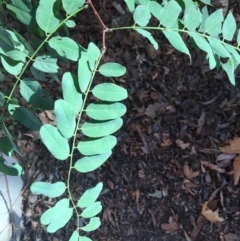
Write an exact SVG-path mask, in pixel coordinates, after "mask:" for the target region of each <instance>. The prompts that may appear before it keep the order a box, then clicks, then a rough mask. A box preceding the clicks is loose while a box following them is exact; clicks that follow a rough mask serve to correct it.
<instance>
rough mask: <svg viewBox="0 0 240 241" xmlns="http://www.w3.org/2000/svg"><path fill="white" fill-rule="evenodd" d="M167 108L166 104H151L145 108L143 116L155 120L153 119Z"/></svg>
mask: <svg viewBox="0 0 240 241" xmlns="http://www.w3.org/2000/svg"><path fill="white" fill-rule="evenodd" d="M167 106H168V104H166V103H155V104H151V105H149V106H148V107H147V109H146V111H145V115H147V116H149V117H151V118H155V117H157V116H159V115H160V114H161V113H162V112H164V110H165V109H166V107H167Z"/></svg>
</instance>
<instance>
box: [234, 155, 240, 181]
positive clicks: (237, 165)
mask: <svg viewBox="0 0 240 241" xmlns="http://www.w3.org/2000/svg"><path fill="white" fill-rule="evenodd" d="M233 177H234V185H237V184H238V181H239V178H240V155H238V156H237V157H236V158H235V159H234V162H233Z"/></svg>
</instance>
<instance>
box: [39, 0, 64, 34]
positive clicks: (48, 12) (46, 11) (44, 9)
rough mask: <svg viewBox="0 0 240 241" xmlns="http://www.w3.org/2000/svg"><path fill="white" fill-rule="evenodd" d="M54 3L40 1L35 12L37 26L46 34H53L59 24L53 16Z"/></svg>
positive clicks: (44, 0) (53, 0) (52, 1)
mask: <svg viewBox="0 0 240 241" xmlns="http://www.w3.org/2000/svg"><path fill="white" fill-rule="evenodd" d="M55 2H56V0H40V2H39V6H38V8H37V11H36V20H37V24H38V26H39V27H40V28H41V29H42V30H44V31H45V32H46V33H48V34H51V33H53V32H55V31H56V29H57V28H58V26H59V24H60V22H61V21H60V20H59V19H57V18H56V17H55V16H54V10H53V7H54V6H53V5H54V3H55Z"/></svg>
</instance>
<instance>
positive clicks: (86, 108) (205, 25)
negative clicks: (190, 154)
mask: <svg viewBox="0 0 240 241" xmlns="http://www.w3.org/2000/svg"><path fill="white" fill-rule="evenodd" d="M201 1H202V2H203V3H204V4H207V5H211V4H210V0H201ZM125 2H126V4H127V7H128V8H129V10H130V12H132V15H133V21H134V24H133V25H132V26H128V27H126V26H122V27H118V28H112V29H107V28H106V27H105V25H104V24H103V23H102V22H101V21H100V23H101V24H102V27H103V29H104V32H103V36H105V34H107V33H108V32H110V31H117V30H123V29H130V30H133V31H137V32H138V33H139V34H141V35H142V36H143V37H145V38H146V39H147V40H148V41H150V43H151V44H152V45H153V47H154V48H155V49H158V47H159V44H160V43H158V42H157V41H156V40H155V39H154V36H153V35H152V31H151V30H154V31H161V32H162V33H163V35H164V36H165V37H166V39H167V40H168V41H169V43H170V44H171V45H172V46H173V47H174V48H175V49H177V50H178V51H180V52H182V53H185V54H187V55H188V56H189V58H190V61H191V55H190V52H189V48H188V45H189V44H188V43H190V42H194V43H195V46H197V47H198V49H199V50H202V51H204V52H205V53H206V58H207V59H208V61H209V66H210V69H213V68H215V67H216V66H217V65H219V64H220V67H222V69H223V70H224V71H225V72H226V74H227V75H228V77H229V80H230V81H231V83H232V84H235V76H234V70H235V69H236V68H237V66H238V64H239V63H240V55H239V45H240V31H239V30H238V29H237V24H236V20H235V19H234V16H233V14H232V13H231V12H229V13H228V14H227V16H226V18H225V19H224V16H223V12H222V10H221V9H218V10H216V11H213V12H212V13H211V14H209V6H204V7H203V8H202V9H199V7H198V5H197V4H196V3H195V2H193V1H192V0H181V1H180V0H163V1H150V0H125ZM0 4H3V3H2V1H0ZM87 6H88V7H92V6H93V5H92V2H91V0H88V1H87V3H86V2H85V1H84V0H40V1H39V3H37V2H35V1H31V0H9V1H8V2H7V3H6V8H1V11H0V25H1V26H0V59H1V63H2V66H3V68H2V69H1V71H3V72H7V73H9V74H11V75H13V76H14V77H15V78H16V83H15V85H14V86H13V88H12V89H11V90H10V93H6V91H2V92H0V107H3V111H2V114H1V118H0V120H1V124H2V130H3V133H4V135H5V136H3V137H0V151H1V152H3V153H4V154H5V155H8V156H11V155H13V153H14V152H17V153H18V154H20V155H21V151H20V150H19V148H18V147H17V145H16V144H15V141H14V138H13V137H12V136H11V135H10V133H9V131H8V128H7V127H6V124H5V120H7V118H6V116H7V111H6V110H8V113H9V114H10V118H12V119H15V120H17V121H18V122H19V123H21V124H22V125H24V126H25V127H27V128H28V129H30V130H35V131H39V133H40V136H41V140H42V142H43V143H44V144H45V146H46V147H47V149H48V150H49V152H50V153H51V154H52V155H53V156H54V157H55V158H56V159H57V160H60V161H66V162H67V163H68V164H69V170H68V177H67V180H64V181H58V182H55V183H49V182H36V183H33V184H32V186H31V191H32V192H33V193H35V194H36V195H44V196H48V197H50V198H58V199H57V200H56V204H55V205H54V206H53V207H51V208H49V209H48V210H46V211H45V212H44V213H43V215H42V217H41V223H42V224H43V225H47V231H48V232H50V233H53V232H55V231H57V230H58V229H60V228H61V227H63V226H65V225H66V223H67V222H68V221H69V220H70V219H71V217H72V216H73V215H75V216H76V218H77V220H78V219H79V218H80V217H83V218H85V219H88V224H87V225H86V226H79V225H78V226H77V227H76V230H75V231H74V232H73V233H72V234H71V237H70V239H69V240H70V241H79V240H81V241H91V239H90V238H88V237H86V236H84V235H82V232H83V231H85V232H90V231H93V230H95V229H97V228H98V227H99V226H100V224H101V222H100V219H99V217H96V215H98V214H99V213H100V212H101V210H102V205H101V203H100V202H99V201H96V200H97V198H98V197H99V195H100V192H101V191H102V188H103V184H102V183H101V182H100V183H98V184H96V186H95V187H92V188H89V189H87V190H86V191H85V192H84V193H83V194H82V195H81V196H80V197H78V200H77V201H74V200H75V198H73V197H72V194H71V183H70V180H71V175H72V174H73V173H74V172H80V173H87V172H91V171H94V170H96V169H97V168H99V167H100V166H101V165H102V164H103V163H104V162H105V161H107V159H108V158H109V157H110V156H111V154H112V149H113V147H114V146H115V145H116V144H117V138H116V137H114V136H113V135H112V134H113V133H114V132H116V131H118V130H119V129H120V128H121V126H122V124H123V120H122V119H121V117H122V116H123V115H124V114H125V113H126V107H125V105H123V104H122V103H119V101H122V100H124V99H126V98H127V96H128V94H127V91H126V90H125V89H124V88H123V87H121V86H119V85H117V84H113V83H110V81H109V79H108V78H109V77H114V78H115V77H121V76H123V75H124V74H125V73H126V68H125V67H124V66H123V65H121V64H119V63H115V62H108V63H102V62H101V60H102V56H103V55H104V53H105V38H103V46H102V50H100V48H99V47H98V46H97V45H96V44H94V43H93V42H90V43H89V44H88V46H87V48H84V47H83V46H81V45H80V44H79V43H77V42H76V41H74V40H73V39H71V38H70V37H69V29H68V28H72V27H74V26H75V25H76V24H75V21H74V17H75V16H76V15H77V14H81V13H80V12H81V11H82V10H84V9H85V8H86V7H87ZM5 9H6V10H5ZM3 11H8V12H9V13H10V14H11V16H12V17H13V18H15V19H16V21H19V22H21V23H22V24H24V25H26V27H27V31H29V34H30V35H31V36H34V38H33V39H30V40H29V41H27V40H26V39H25V38H24V37H23V36H21V35H20V33H18V32H16V31H15V30H13V29H8V28H7V27H6V26H4V18H3ZM94 11H95V10H94ZM96 15H97V16H98V19H101V17H100V16H99V15H98V13H97V12H96ZM152 18H155V19H156V21H155V22H157V24H158V25H157V26H148V25H149V22H150V20H151V19H152ZM183 34H184V35H185V38H184V39H183ZM186 36H188V38H186ZM188 40H191V41H188ZM233 42H236V45H237V46H235V44H232V43H233ZM62 63H70V64H76V66H77V70H76V71H72V72H65V73H63V75H62V77H61V79H59V78H60V77H59V76H60V75H59V72H60V71H59V70H60V67H59V66H61V64H62ZM27 69H30V71H31V74H32V75H33V78H29V77H28V76H29V75H27V73H26V70H27ZM96 74H100V75H102V76H104V79H105V81H104V83H100V84H97V85H95V84H94V77H95V75H96ZM47 76H51V77H52V78H53V79H55V80H56V83H55V84H56V85H58V84H60V85H61V89H62V99H57V100H53V97H52V96H51V95H52V94H53V93H48V92H47V91H46V90H45V89H43V88H42V86H41V84H40V82H39V81H46V80H47ZM2 79H3V73H2V72H0V81H1V80H2ZM18 86H19V89H20V95H21V96H22V97H23V99H24V100H25V101H26V102H27V103H28V104H29V105H30V106H31V107H32V108H31V109H28V108H26V107H24V106H20V104H21V103H22V102H21V103H20V101H18V100H17V99H16V98H15V96H18V95H17V94H16V91H17V89H18V88H17V87H18ZM90 95H91V96H92V95H93V96H92V97H91V98H89V96H90ZM54 97H56V96H54ZM93 99H95V100H94V101H92V100H93ZM18 102H19V103H18ZM41 110H51V111H53V113H54V115H55V118H56V125H55V126H54V125H52V124H44V125H43V124H42V123H41V122H40V121H39V119H38V117H37V112H38V111H41ZM83 113H85V114H86V115H87V119H84V121H83V118H82V116H83ZM8 124H9V123H8ZM80 137H81V138H80ZM75 152H79V153H78V155H75V154H76V153H75ZM79 155H80V157H79ZM76 156H77V158H76ZM0 171H2V172H4V173H5V174H7V175H21V174H22V173H23V170H22V168H21V167H20V166H19V165H16V164H15V165H13V166H7V165H6V164H5V160H4V158H2V157H0ZM63 195H64V197H62V196H63Z"/></svg>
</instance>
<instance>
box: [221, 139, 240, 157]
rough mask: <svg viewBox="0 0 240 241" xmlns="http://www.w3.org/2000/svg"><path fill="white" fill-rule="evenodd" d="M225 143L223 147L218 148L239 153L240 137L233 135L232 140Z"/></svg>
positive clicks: (226, 151) (222, 150)
mask: <svg viewBox="0 0 240 241" xmlns="http://www.w3.org/2000/svg"><path fill="white" fill-rule="evenodd" d="M225 144H226V145H225V146H223V147H219V150H220V151H221V152H224V153H230V154H240V138H239V137H235V138H234V139H232V140H228V141H227V142H226V143H225Z"/></svg>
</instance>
